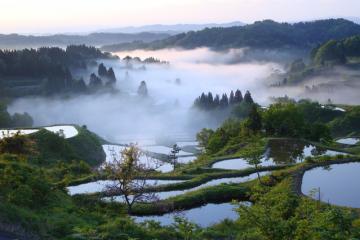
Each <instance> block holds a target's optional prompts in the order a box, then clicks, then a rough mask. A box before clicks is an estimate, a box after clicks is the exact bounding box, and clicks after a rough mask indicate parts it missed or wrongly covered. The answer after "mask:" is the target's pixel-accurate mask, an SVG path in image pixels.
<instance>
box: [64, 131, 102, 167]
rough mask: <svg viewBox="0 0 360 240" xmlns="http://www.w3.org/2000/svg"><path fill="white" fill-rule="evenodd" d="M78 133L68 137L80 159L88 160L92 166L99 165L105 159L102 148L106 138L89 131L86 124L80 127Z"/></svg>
mask: <svg viewBox="0 0 360 240" xmlns="http://www.w3.org/2000/svg"><path fill="white" fill-rule="evenodd" d="M76 129H77V130H78V132H79V133H78V135H76V136H75V137H72V138H69V139H66V141H67V142H68V143H69V144H70V145H71V146H72V147H73V148H74V151H75V153H76V155H77V156H78V158H79V159H82V160H84V161H86V162H87V163H88V164H89V165H90V166H98V165H100V164H101V163H102V161H103V160H104V159H105V153H104V151H103V148H102V144H103V143H104V140H103V139H101V138H100V137H99V136H97V135H96V134H94V133H92V132H91V131H89V130H88V129H87V128H86V126H82V127H78V126H76Z"/></svg>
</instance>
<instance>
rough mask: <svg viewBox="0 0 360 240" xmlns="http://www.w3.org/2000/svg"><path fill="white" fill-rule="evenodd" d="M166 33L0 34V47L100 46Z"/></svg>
mask: <svg viewBox="0 0 360 240" xmlns="http://www.w3.org/2000/svg"><path fill="white" fill-rule="evenodd" d="M169 36H170V35H169V34H166V33H147V32H142V33H136V34H127V33H91V34H88V35H67V34H56V35H47V36H34V35H18V34H8V35H6V34H0V49H22V48H38V47H46V46H48V47H49V46H58V47H64V46H67V45H79V44H86V45H93V46H101V45H106V44H114V43H125V42H132V41H144V42H151V41H155V40H160V39H163V38H167V37H169Z"/></svg>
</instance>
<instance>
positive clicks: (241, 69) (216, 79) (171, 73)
mask: <svg viewBox="0 0 360 240" xmlns="http://www.w3.org/2000/svg"><path fill="white" fill-rule="evenodd" d="M117 55H119V56H120V57H121V58H124V57H125V56H127V55H129V56H132V57H140V58H141V59H144V58H147V57H155V58H158V59H160V60H164V61H169V62H170V65H168V66H167V65H146V70H141V69H139V68H141V66H142V65H134V66H133V69H125V68H124V66H125V64H124V62H121V61H120V60H117V61H106V62H105V65H106V66H107V67H110V66H112V67H113V68H114V70H115V74H116V77H117V88H118V89H119V90H120V93H119V94H110V93H106V94H105V93H99V94H92V95H82V96H74V97H69V98H66V99H64V98H51V99H49V98H43V97H37V98H23V99H19V100H17V101H15V102H14V103H13V104H12V105H11V106H10V107H9V110H10V111H11V112H24V111H26V112H28V113H30V114H31V116H32V117H33V118H34V120H35V124H36V125H49V124H59V123H75V124H80V125H87V127H88V128H89V129H90V130H92V131H94V132H96V133H98V134H99V135H101V136H103V137H105V138H106V139H108V140H111V141H115V142H120V141H121V142H122V141H134V140H139V139H147V138H151V139H152V138H155V137H178V138H188V139H194V138H195V133H196V132H197V131H198V130H199V129H201V128H203V127H206V126H211V123H208V122H207V121H205V120H204V121H203V120H202V119H201V118H200V116H201V114H198V113H195V112H190V111H189V109H190V108H191V106H192V103H193V101H194V99H195V98H196V97H198V96H199V95H200V94H201V93H202V92H208V91H211V92H212V93H213V94H214V95H215V94H222V93H227V94H229V93H230V91H231V90H236V89H240V90H241V91H242V92H243V93H244V92H245V91H246V90H250V91H251V93H252V96H253V98H254V100H255V101H256V102H258V103H260V104H267V103H268V102H269V97H270V96H284V95H285V94H288V95H289V96H294V95H296V94H298V93H299V89H295V88H294V89H286V91H285V90H284V89H277V90H276V89H275V90H272V91H271V92H270V90H269V88H268V87H267V86H268V85H269V83H268V82H266V80H265V79H266V78H267V77H268V76H269V74H270V73H271V72H273V71H274V70H279V71H283V68H282V66H281V65H279V64H277V63H274V62H250V63H249V62H247V63H245V62H239V60H240V59H241V57H242V56H243V51H242V50H231V51H228V52H222V53H219V52H213V51H210V50H208V49H205V48H201V49H196V50H175V49H167V50H159V51H132V52H118V53H117ZM176 79H180V81H179V80H178V81H177V80H176ZM141 81H146V83H147V87H148V91H149V96H150V99H151V100H140V99H139V97H137V96H136V95H137V88H138V86H139V84H140V82H141Z"/></svg>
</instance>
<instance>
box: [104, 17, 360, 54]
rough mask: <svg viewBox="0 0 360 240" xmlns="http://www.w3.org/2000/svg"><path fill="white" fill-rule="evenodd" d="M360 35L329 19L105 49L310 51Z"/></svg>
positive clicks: (212, 31) (345, 23)
mask: <svg viewBox="0 0 360 240" xmlns="http://www.w3.org/2000/svg"><path fill="white" fill-rule="evenodd" d="M356 34H360V25H358V24H355V23H353V22H351V21H348V20H345V19H328V20H318V21H312V22H300V23H295V24H289V23H278V22H275V21H272V20H264V21H258V22H255V23H253V24H249V25H245V26H237V27H229V28H206V29H204V30H202V31H197V32H188V33H182V34H178V35H175V36H171V37H169V38H166V39H163V40H157V41H153V42H151V43H145V42H143V41H136V42H134V43H132V44H130V43H125V44H121V43H119V44H115V45H107V46H103V47H102V49H103V50H106V51H118V50H124V49H138V48H142V49H161V48H170V47H181V48H186V49H193V48H197V47H209V48H213V49H229V48H243V47H251V48H260V49H290V48H295V49H311V48H313V47H315V46H316V45H318V44H320V43H322V42H325V41H327V40H330V39H342V38H345V37H349V36H352V35H356Z"/></svg>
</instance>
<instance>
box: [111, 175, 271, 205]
mask: <svg viewBox="0 0 360 240" xmlns="http://www.w3.org/2000/svg"><path fill="white" fill-rule="evenodd" d="M269 173H270V172H260V173H259V175H260V176H265V175H267V174H269ZM257 177H258V175H257V173H253V174H250V175H249V176H245V177H233V178H221V179H214V180H211V181H208V182H206V183H204V184H201V185H200V186H197V187H194V188H190V189H186V190H175V191H168V192H158V193H156V198H157V199H159V200H163V199H167V198H170V197H175V196H178V195H181V194H185V193H188V192H192V191H195V190H199V189H202V188H206V187H211V186H216V185H220V184H226V183H227V184H230V183H242V182H247V181H251V180H254V179H256V178H257ZM105 200H107V201H109V200H113V201H117V202H124V199H123V197H122V196H115V197H112V198H105Z"/></svg>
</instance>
